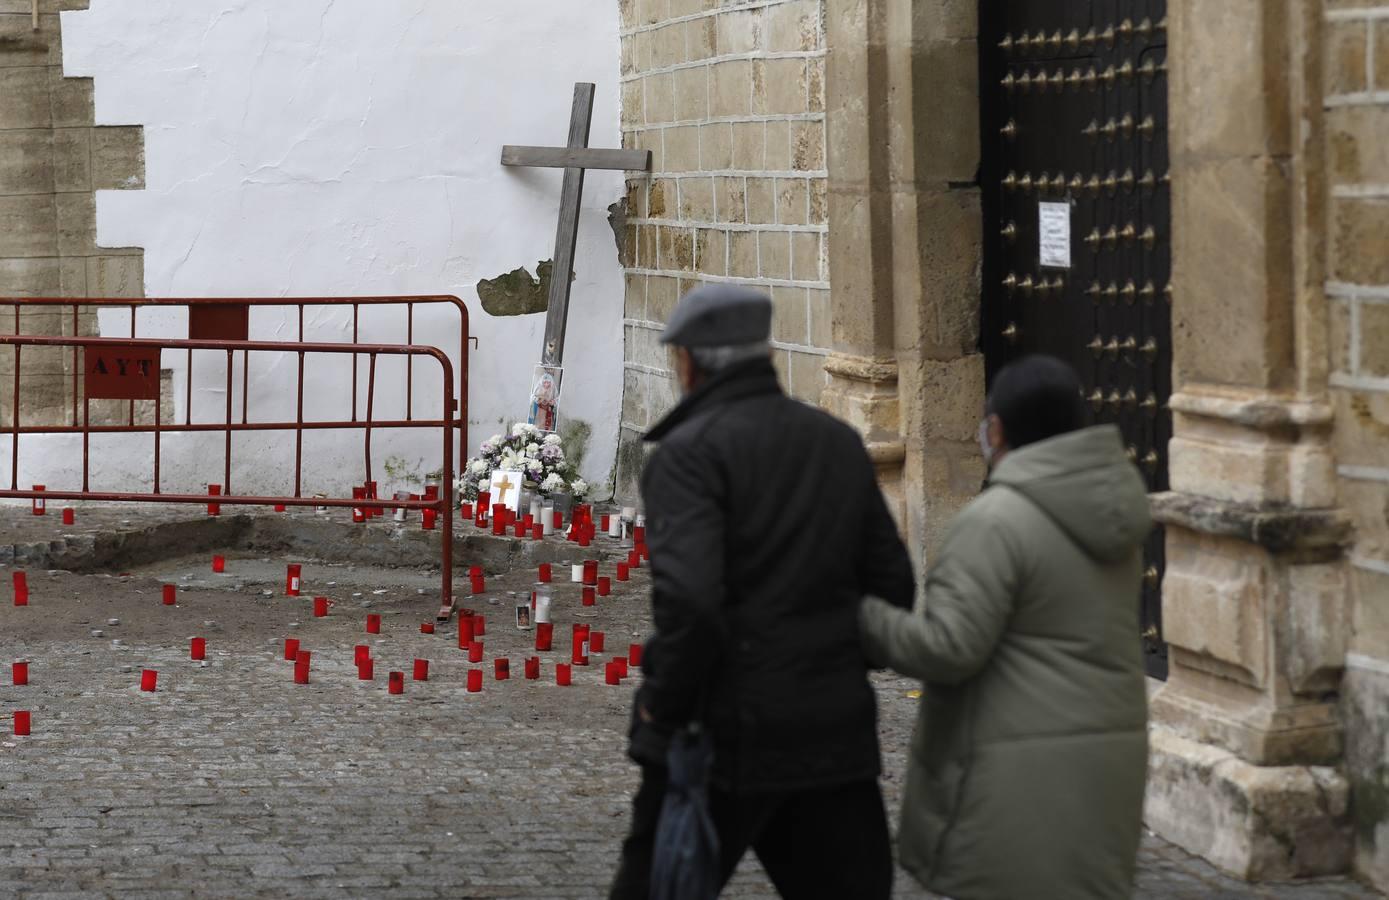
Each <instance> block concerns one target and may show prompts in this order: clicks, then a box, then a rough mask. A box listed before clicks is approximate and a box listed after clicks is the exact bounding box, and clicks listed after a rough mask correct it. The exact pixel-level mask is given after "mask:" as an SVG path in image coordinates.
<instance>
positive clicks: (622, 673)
mask: <svg viewBox="0 0 1389 900" xmlns="http://www.w3.org/2000/svg"><path fill="white" fill-rule="evenodd" d="M612 665H613V667H614V668H616V669H617V676H618V677H619V678H626V677H627V657H625V656H614V657H613V660H612Z"/></svg>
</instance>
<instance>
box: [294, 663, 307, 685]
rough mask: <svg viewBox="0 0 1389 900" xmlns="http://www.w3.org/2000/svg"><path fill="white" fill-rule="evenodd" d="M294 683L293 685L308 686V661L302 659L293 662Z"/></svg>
mask: <svg viewBox="0 0 1389 900" xmlns="http://www.w3.org/2000/svg"><path fill="white" fill-rule="evenodd" d="M294 683H295V684H308V683H309V661H308V660H306V659H304V660H296V661H295V663H294Z"/></svg>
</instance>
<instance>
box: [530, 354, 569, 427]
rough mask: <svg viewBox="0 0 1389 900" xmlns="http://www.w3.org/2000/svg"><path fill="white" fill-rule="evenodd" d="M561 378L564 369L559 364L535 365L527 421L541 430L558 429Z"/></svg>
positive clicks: (562, 377)
mask: <svg viewBox="0 0 1389 900" xmlns="http://www.w3.org/2000/svg"><path fill="white" fill-rule="evenodd" d="M563 379H564V369H562V368H560V367H559V366H536V367H535V378H534V379H533V380H532V381H531V404H530V416H529V418H528V419H527V421H528V422H529V423H530V424H532V425H534V426H535V427H536V428H539V429H540V430H541V431H558V430H559V391H560V384H561V382H562V381H563Z"/></svg>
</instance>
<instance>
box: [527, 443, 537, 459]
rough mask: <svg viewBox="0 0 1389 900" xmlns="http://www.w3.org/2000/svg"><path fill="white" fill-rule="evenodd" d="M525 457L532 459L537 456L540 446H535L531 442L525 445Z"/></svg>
mask: <svg viewBox="0 0 1389 900" xmlns="http://www.w3.org/2000/svg"><path fill="white" fill-rule="evenodd" d="M526 455H527V456H532V457H534V456H539V455H540V445H539V444H537V443H536V442H535V441H531V442H530V443H529V444H527V445H526Z"/></svg>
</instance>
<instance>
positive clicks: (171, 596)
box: [164, 584, 178, 606]
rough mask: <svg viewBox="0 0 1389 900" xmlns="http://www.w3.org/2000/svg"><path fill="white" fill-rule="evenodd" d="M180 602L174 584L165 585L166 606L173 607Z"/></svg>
mask: <svg viewBox="0 0 1389 900" xmlns="http://www.w3.org/2000/svg"><path fill="white" fill-rule="evenodd" d="M177 602H178V588H177V587H175V586H174V585H172V584H166V585H164V605H165V606H173V605H174V604H175V603H177Z"/></svg>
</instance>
